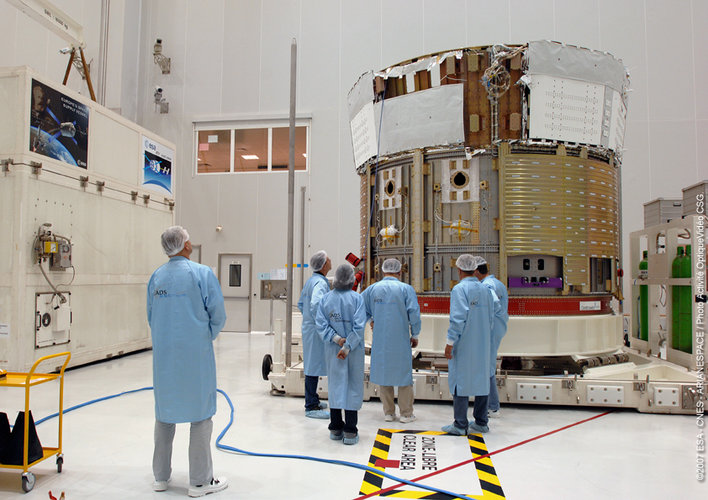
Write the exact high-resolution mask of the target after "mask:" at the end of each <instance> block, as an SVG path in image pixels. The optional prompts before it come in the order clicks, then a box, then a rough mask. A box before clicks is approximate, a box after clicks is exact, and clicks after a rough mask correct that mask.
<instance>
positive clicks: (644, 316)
mask: <svg viewBox="0 0 708 500" xmlns="http://www.w3.org/2000/svg"><path fill="white" fill-rule="evenodd" d="M647 256H648V253H647V251H646V250H644V253H643V254H642V260H641V261H639V279H646V278H647V277H648V276H649V261H648V260H647ZM639 338H640V339H642V340H649V287H648V286H647V285H639Z"/></svg>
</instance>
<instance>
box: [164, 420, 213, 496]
mask: <svg viewBox="0 0 708 500" xmlns="http://www.w3.org/2000/svg"><path fill="white" fill-rule="evenodd" d="M213 427H214V424H213V423H212V421H211V417H210V418H207V419H206V420H202V421H201V422H192V423H191V424H190V428H189V484H190V485H191V486H200V485H202V484H208V483H209V482H210V481H211V480H212V477H213V475H214V469H213V464H212V461H211V432H212V428H213ZM174 437H175V424H166V423H164V422H160V421H159V420H155V452H154V453H153V456H152V472H153V474H154V475H155V481H167V480H168V479H169V478H170V476H171V475H172V441H173V440H174Z"/></svg>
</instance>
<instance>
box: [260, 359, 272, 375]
mask: <svg viewBox="0 0 708 500" xmlns="http://www.w3.org/2000/svg"><path fill="white" fill-rule="evenodd" d="M272 371H273V358H272V357H271V356H270V354H266V355H265V356H263V364H262V365H261V375H263V380H268V374H269V373H270V372H272Z"/></svg>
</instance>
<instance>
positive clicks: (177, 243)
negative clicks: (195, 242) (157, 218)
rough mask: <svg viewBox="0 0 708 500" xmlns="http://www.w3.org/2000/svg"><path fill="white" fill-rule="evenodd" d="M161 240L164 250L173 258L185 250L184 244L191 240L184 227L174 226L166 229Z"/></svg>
mask: <svg viewBox="0 0 708 500" xmlns="http://www.w3.org/2000/svg"><path fill="white" fill-rule="evenodd" d="M161 240H162V249H163V250H164V251H165V253H166V254H167V255H168V257H172V256H173V255H177V254H178V253H180V252H181V251H182V250H183V249H184V244H185V243H187V240H189V233H188V232H187V230H186V229H185V228H183V227H182V226H172V227H168V228H167V229H165V232H164V233H162V238H161Z"/></svg>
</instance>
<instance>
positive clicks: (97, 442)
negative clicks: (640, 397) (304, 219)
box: [0, 333, 708, 500]
mask: <svg viewBox="0 0 708 500" xmlns="http://www.w3.org/2000/svg"><path fill="white" fill-rule="evenodd" d="M272 344H273V337H272V336H266V335H264V334H261V333H253V334H250V335H249V334H245V333H244V334H241V333H222V334H221V335H220V336H219V338H218V339H217V341H216V344H215V350H216V353H217V369H218V386H219V388H220V389H222V390H223V391H225V392H226V393H227V394H228V395H229V397H230V398H231V400H232V401H233V404H234V406H235V422H234V424H233V426H232V427H231V429H230V430H229V432H228V433H227V434H226V435H225V437H224V439H223V441H222V444H225V445H229V446H232V447H238V448H242V449H245V450H249V451H254V452H265V453H284V454H296V455H310V456H317V457H323V458H328V459H337V460H344V461H350V462H356V463H359V464H367V463H368V462H369V459H370V456H371V455H372V449H373V448H374V443H375V442H376V437H377V433H378V431H379V429H394V430H398V429H403V430H404V429H408V430H424V431H439V430H440V427H441V426H443V425H446V424H449V423H451V422H452V404H451V403H449V402H423V401H421V402H418V403H416V405H415V414H416V415H417V417H418V420H417V421H416V422H413V423H410V424H401V423H400V422H397V421H396V422H392V423H387V422H384V420H383V414H382V411H381V403H380V402H379V401H378V400H372V401H370V402H365V403H364V407H363V408H362V410H361V411H360V413H359V429H360V431H359V432H360V441H359V443H358V444H357V445H355V446H344V445H342V443H341V442H339V441H331V440H330V439H329V432H328V431H327V421H325V420H313V419H308V418H305V417H304V411H303V403H304V400H303V399H302V398H296V397H277V396H271V395H270V393H269V390H270V384H269V383H268V382H266V381H264V380H263V379H262V378H261V362H262V359H263V356H264V354H266V353H271V352H272ZM151 385H152V352H151V351H145V352H141V353H137V354H132V355H129V356H125V357H122V358H118V359H114V360H111V361H106V362H102V363H97V364H94V365H90V366H85V367H80V368H76V369H72V370H69V371H68V372H67V373H66V379H65V394H64V406H65V408H69V407H72V406H75V405H78V404H80V403H84V402H87V401H91V400H94V399H97V398H102V397H105V396H108V395H112V394H117V393H120V392H123V391H127V390H131V389H139V388H142V387H149V386H151ZM57 394H58V385H55V383H53V382H52V383H47V384H43V385H41V386H37V387H33V388H32V391H31V404H30V407H31V409H32V412H33V414H34V418H35V420H38V419H41V418H42V417H44V416H47V415H49V414H51V413H54V412H56V411H57V401H58V396H57ZM23 397H24V395H23V393H22V391H21V390H11V389H5V390H4V391H3V392H2V393H1V394H0V411H5V412H7V413H8V415H9V418H10V421H11V423H12V422H14V418H15V414H16V411H17V410H19V409H21V408H22V406H23ZM604 413H605V410H604V409H593V408H590V409H579V408H562V407H561V408H557V407H543V406H502V416H501V418H500V419H498V420H496V419H495V420H491V422H490V427H491V430H490V432H489V433H488V434H485V435H484V442H485V443H486V447H487V449H488V451H489V452H491V453H492V455H491V457H490V458H491V463H492V464H493V467H494V469H495V471H496V474H497V478H498V482H499V484H500V485H501V488H502V490H503V492H504V495H505V497H506V498H509V499H524V500H528V499H561V498H573V499H577V500H580V499H588V500H590V499H592V500H596V499H597V498H622V499H634V498H637V499H638V498H641V499H664V498H703V497H705V495H706V493H708V484H706V483H705V482H699V481H697V480H696V469H697V465H696V462H697V457H702V458H705V455H700V454H698V453H697V449H696V448H697V446H696V436H697V435H698V433H699V432H700V431H701V429H699V427H698V426H697V423H696V417H692V416H685V415H684V416H679V415H651V414H642V413H638V412H637V411H634V410H615V411H611V412H610V413H608V414H606V415H602V414H604ZM470 415H471V410H470ZM598 415H602V416H599V417H598V418H595V419H592V420H589V421H587V422H585V423H581V424H578V425H575V426H571V427H568V428H566V429H563V430H559V431H558V432H555V433H552V434H549V435H547V436H545V437H539V438H538V439H533V440H532V438H536V437H538V436H542V435H544V434H547V433H549V432H551V431H555V430H558V429H562V428H564V427H566V426H569V425H571V424H574V423H576V422H580V421H583V420H586V419H589V418H591V417H594V416H598ZM228 421H229V406H228V404H227V402H226V400H225V399H224V397H223V396H221V395H219V396H218V409H217V414H216V415H215V417H214V435H213V440H216V437H217V436H218V434H219V433H220V432H221V430H222V429H223V428H224V427H225V426H226V425H227V423H228ZM153 423H154V411H153V397H152V392H151V391H141V392H137V393H134V394H129V395H125V396H121V397H118V398H114V399H109V400H105V401H101V402H99V403H96V404H92V405H89V406H85V407H83V408H80V409H77V410H75V411H72V412H70V413H67V414H65V415H64V430H63V447H64V466H63V472H62V473H61V474H58V473H57V472H56V466H55V465H54V459H48V460H45V461H43V462H41V463H39V464H37V465H36V466H34V467H33V468H32V469H31V470H32V472H33V473H34V474H35V476H36V484H35V487H34V489H33V490H32V491H31V492H29V493H27V494H24V495H23V494H22V488H21V481H20V474H21V471H18V470H14V469H0V499H9V498H13V499H14V498H26V499H27V500H31V499H42V500H46V499H47V498H49V496H48V492H49V491H51V492H52V494H53V495H54V496H55V497H57V498H58V497H59V494H60V493H61V492H62V491H64V492H65V495H66V500H78V499H100V500H125V499H129V498H155V499H167V498H186V494H187V482H188V481H187V471H188V466H187V441H188V435H189V430H188V429H189V426H188V425H186V424H184V425H179V426H178V427H177V435H176V437H175V446H174V455H173V477H172V481H171V483H170V487H169V490H168V491H166V492H163V493H155V492H153V491H152V489H151V484H152V473H151V460H152V439H153V438H152V436H153ZM37 430H38V432H39V437H40V439H41V440H42V443H43V444H44V445H45V446H55V443H56V439H57V433H58V432H57V419H52V420H49V421H47V422H45V423H42V424H39V425H38V426H37ZM433 435H434V434H433ZM445 439H446V441H445V443H444V445H443V444H440V445H439V446H438V449H437V454H438V455H437V461H438V463H437V464H436V466H437V467H438V469H442V468H443V466H445V467H446V466H448V465H450V464H454V463H458V462H459V461H465V460H469V459H470V458H471V455H469V453H470V448H469V447H466V446H464V445H463V446H462V447H460V446H451V445H450V446H448V443H449V439H453V438H447V437H446V438H445ZM455 439H459V440H463V439H464V438H455ZM528 440H531V441H528ZM442 441H443V440H442V439H439V441H438V442H439V443H442ZM527 441H528V442H527ZM462 443H464V441H462ZM454 444H455V445H457V442H455V443H454ZM396 446H398V447H399V448H400V446H401V445H400V443H399V444H398V445H397V444H396V443H394V440H391V444H390V448H391V449H390V453H391V454H394V453H395V451H394V448H396ZM377 453H378V452H377ZM213 457H214V470H215V473H216V474H217V475H225V476H227V477H228V480H229V483H230V484H229V487H228V489H227V490H225V491H223V492H220V493H216V494H214V495H211V496H209V497H208V498H210V499H213V500H218V499H219V498H223V499H229V498H240V499H249V500H256V499H285V498H289V499H305V498H307V499H322V500H332V499H355V498H360V497H362V496H363V495H361V494H360V493H359V491H360V488H362V480H363V478H364V472H363V471H361V470H358V469H353V468H348V467H343V466H338V465H331V464H325V463H317V462H311V461H303V460H294V459H281V458H255V457H250V456H244V455H237V454H233V453H226V452H223V451H218V450H216V449H214V452H213ZM388 458H392V456H391V455H389V456H388ZM386 470H387V472H388V473H390V474H393V475H396V476H398V475H399V473H400V474H402V473H403V471H399V470H397V469H393V468H387V469H386ZM421 475H422V474H421ZM478 476H479V477H483V474H481V473H480V474H478ZM416 477H419V476H416ZM487 479H488V477H487ZM429 481H430V484H431V485H434V486H437V487H439V488H442V489H445V490H448V491H453V492H456V493H463V494H470V495H478V494H479V488H480V486H479V485H480V483H479V480H478V479H477V478H475V477H474V474H473V473H472V474H459V473H456V470H455V469H451V470H449V471H448V472H439V473H438V474H435V475H434V476H431V477H430V478H429ZM470 481H472V482H470ZM423 482H424V483H425V482H426V481H425V480H423ZM390 484H392V483H390V482H385V483H384V485H383V486H384V487H387V486H388V485H390ZM402 489H405V488H402ZM373 498H380V497H373ZM411 498H412V497H411ZM485 498H499V497H497V496H495V497H492V496H487V497H485Z"/></svg>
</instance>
